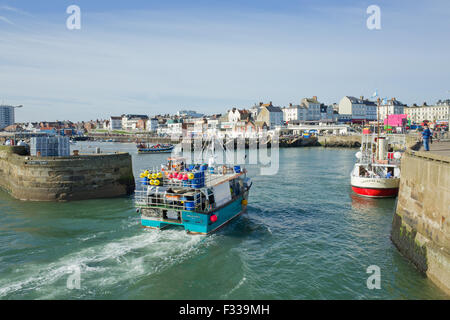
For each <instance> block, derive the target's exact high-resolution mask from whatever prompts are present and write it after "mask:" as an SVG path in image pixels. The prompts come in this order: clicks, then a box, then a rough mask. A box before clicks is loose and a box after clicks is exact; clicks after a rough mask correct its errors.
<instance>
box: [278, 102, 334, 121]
mask: <svg viewBox="0 0 450 320" xmlns="http://www.w3.org/2000/svg"><path fill="white" fill-rule="evenodd" d="M282 110H283V119H284V122H287V123H290V122H307V121H317V122H319V121H320V122H333V121H334V120H335V118H336V117H335V116H334V111H333V108H332V107H331V106H326V105H325V104H323V103H320V102H319V101H318V99H317V96H314V97H312V98H304V99H302V101H301V103H300V104H299V105H293V104H292V103H290V104H289V107H284V108H282Z"/></svg>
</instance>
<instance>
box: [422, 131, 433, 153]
mask: <svg viewBox="0 0 450 320" xmlns="http://www.w3.org/2000/svg"><path fill="white" fill-rule="evenodd" d="M431 135H432V133H431V130H430V129H429V128H428V126H427V125H425V126H424V130H423V132H422V139H423V147H424V149H425V151H430V137H431Z"/></svg>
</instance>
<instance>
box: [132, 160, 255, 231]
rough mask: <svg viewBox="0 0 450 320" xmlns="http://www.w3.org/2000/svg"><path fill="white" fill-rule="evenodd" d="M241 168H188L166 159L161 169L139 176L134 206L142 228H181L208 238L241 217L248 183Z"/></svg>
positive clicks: (215, 166) (180, 161)
mask: <svg viewBox="0 0 450 320" xmlns="http://www.w3.org/2000/svg"><path fill="white" fill-rule="evenodd" d="M246 173H247V172H246V170H245V169H243V168H241V167H240V166H234V167H230V166H226V165H214V164H210V165H207V164H202V165H200V164H197V165H193V164H192V165H187V164H186V161H185V159H184V158H180V157H173V158H169V159H168V162H167V164H166V165H163V166H161V168H158V169H156V168H153V169H147V170H145V171H144V172H142V173H141V186H142V189H141V190H137V191H136V194H135V205H136V208H137V210H138V211H139V212H140V213H141V223H142V225H143V226H144V227H149V228H156V229H163V228H165V227H168V226H171V225H177V226H181V227H184V229H185V230H186V232H188V233H193V234H209V233H211V232H213V231H215V230H217V229H219V228H220V227H222V226H223V225H225V224H226V223H228V222H229V221H231V220H232V219H233V218H235V217H237V216H239V215H240V214H241V213H243V212H244V211H245V209H246V207H247V201H248V194H249V190H250V187H251V184H252V183H251V180H250V179H249V178H247V176H246Z"/></svg>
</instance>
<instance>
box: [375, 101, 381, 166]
mask: <svg viewBox="0 0 450 320" xmlns="http://www.w3.org/2000/svg"><path fill="white" fill-rule="evenodd" d="M380 102H381V99H380V97H378V98H377V148H376V150H377V154H376V157H377V159H378V158H379V152H380V149H379V148H380Z"/></svg>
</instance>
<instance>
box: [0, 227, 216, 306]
mask: <svg viewBox="0 0 450 320" xmlns="http://www.w3.org/2000/svg"><path fill="white" fill-rule="evenodd" d="M205 246H208V241H207V240H206V241H205V239H204V237H202V236H193V235H187V234H186V233H185V232H183V231H180V230H165V231H163V232H155V231H153V230H152V231H151V232H150V231H149V232H147V231H144V232H142V233H140V234H139V235H135V236H132V237H127V238H123V239H120V240H117V241H113V242H109V243H106V244H98V245H94V246H91V247H88V248H85V249H82V250H80V251H78V252H74V253H71V254H68V255H66V256H64V257H62V258H60V259H59V260H58V261H56V262H52V263H49V264H39V263H32V264H31V263H30V264H29V265H24V266H22V267H20V268H18V269H16V270H15V271H14V272H13V273H12V274H11V275H10V276H8V277H7V279H5V278H3V279H2V280H0V298H8V297H10V298H12V297H14V298H25V299H26V298H32V299H36V298H37V299H55V298H62V299H65V298H72V297H74V295H76V297H77V298H79V297H84V298H89V297H91V296H92V297H95V296H96V294H97V293H98V292H101V293H102V294H108V292H110V290H112V289H113V288H114V287H116V286H118V285H122V284H132V283H134V282H136V281H139V280H140V279H142V278H143V277H148V276H151V275H153V274H156V273H158V272H161V271H163V270H165V269H167V268H169V267H170V266H172V265H174V264H177V263H180V262H182V261H184V260H185V259H187V258H189V257H190V256H192V255H195V254H196V253H198V251H199V250H202V248H205ZM74 270H77V271H79V274H80V290H70V289H68V288H67V281H68V278H69V277H70V276H71V274H73V273H74Z"/></svg>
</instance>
